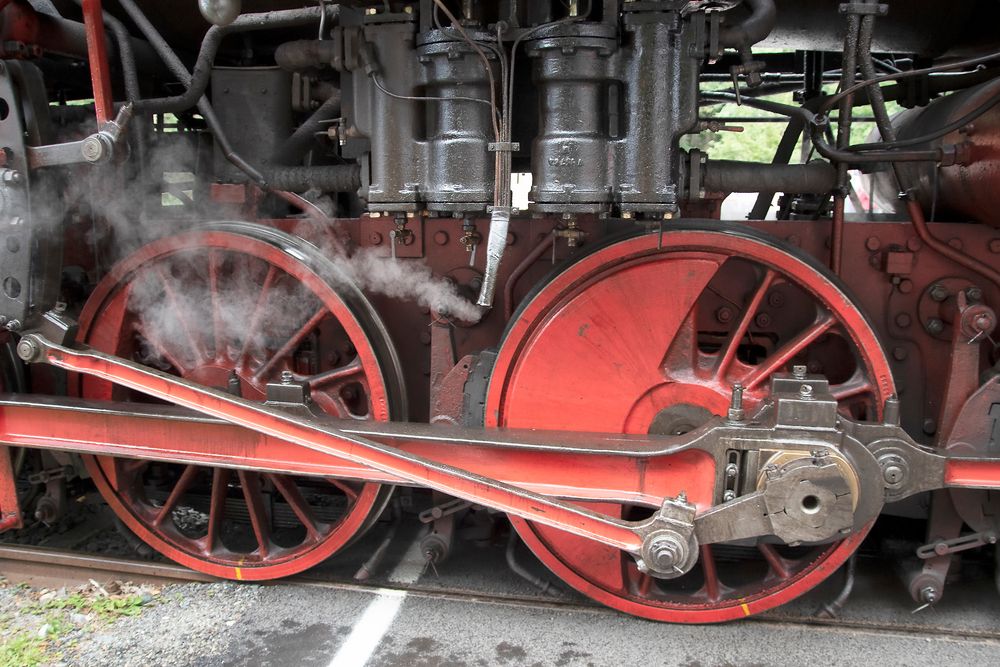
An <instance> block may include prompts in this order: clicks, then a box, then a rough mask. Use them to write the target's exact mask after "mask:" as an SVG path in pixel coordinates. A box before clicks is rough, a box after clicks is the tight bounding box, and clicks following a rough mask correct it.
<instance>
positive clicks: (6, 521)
mask: <svg viewBox="0 0 1000 667" xmlns="http://www.w3.org/2000/svg"><path fill="white" fill-rule="evenodd" d="M21 521H22V519H21V504H20V502H19V501H18V499H17V486H16V485H15V483H14V468H13V466H12V465H11V460H10V448H9V447H3V446H0V533H2V532H4V531H5V530H13V529H17V528H20V527H21V525H22V523H21Z"/></svg>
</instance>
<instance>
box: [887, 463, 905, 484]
mask: <svg viewBox="0 0 1000 667" xmlns="http://www.w3.org/2000/svg"><path fill="white" fill-rule="evenodd" d="M904 475H905V473H904V472H903V469H902V468H900V467H899V466H898V465H896V464H895V463H894V464H892V465H888V466H886V467H885V470H883V471H882V479H884V480H885V483H886V484H899V483H900V482H901V481H903V476H904Z"/></svg>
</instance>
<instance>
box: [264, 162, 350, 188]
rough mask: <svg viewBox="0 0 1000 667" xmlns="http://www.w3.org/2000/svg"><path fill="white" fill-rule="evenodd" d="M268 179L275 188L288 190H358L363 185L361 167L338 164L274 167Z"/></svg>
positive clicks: (268, 173) (269, 172)
mask: <svg viewBox="0 0 1000 667" xmlns="http://www.w3.org/2000/svg"><path fill="white" fill-rule="evenodd" d="M267 180H268V183H270V185H271V187H272V188H274V189H275V190H285V191H287V192H305V191H307V190H320V191H322V192H356V191H357V190H358V189H359V188H360V187H361V167H360V166H359V165H356V164H337V165H329V166H313V167H273V168H271V169H269V170H268V172H267Z"/></svg>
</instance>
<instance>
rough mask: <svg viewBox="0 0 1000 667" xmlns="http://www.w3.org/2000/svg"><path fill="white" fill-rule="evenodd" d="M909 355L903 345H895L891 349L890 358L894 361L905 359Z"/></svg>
mask: <svg viewBox="0 0 1000 667" xmlns="http://www.w3.org/2000/svg"><path fill="white" fill-rule="evenodd" d="M908 356H910V355H909V353H908V352H907V351H906V348H905V347H895V348H893V350H892V358H893V359H895V360H896V361H906V358H907V357H908Z"/></svg>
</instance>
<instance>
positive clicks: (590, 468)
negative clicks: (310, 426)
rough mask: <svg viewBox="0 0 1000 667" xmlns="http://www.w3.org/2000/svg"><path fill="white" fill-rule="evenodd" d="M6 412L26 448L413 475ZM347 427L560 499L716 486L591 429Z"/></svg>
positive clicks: (159, 415) (73, 405) (679, 462)
mask: <svg viewBox="0 0 1000 667" xmlns="http://www.w3.org/2000/svg"><path fill="white" fill-rule="evenodd" d="M3 416H4V418H3V422H2V430H0V441H2V442H5V443H10V444H13V445H19V446H26V447H34V448H39V449H55V450H66V449H72V450H73V451H78V452H81V453H84V454H87V453H95V452H96V453H103V454H109V455H115V456H119V457H125V458H132V459H146V460H152V461H173V462H177V463H180V464H184V465H205V466H225V467H230V468H242V469H246V470H260V471H265V472H274V473H281V474H288V475H309V476H313V477H339V478H345V479H352V480H361V479H364V480H367V481H372V482H379V483H390V484H399V483H406V482H407V480H405V479H404V478H402V477H399V476H396V475H392V474H387V473H385V472H382V471H379V470H375V469H372V468H370V467H367V466H364V465H359V464H358V463H356V462H352V461H349V460H347V459H345V458H342V457H339V456H336V455H330V454H324V453H320V452H316V451H313V450H309V449H306V448H304V447H301V446H299V445H296V444H292V443H290V442H288V441H285V440H280V439H277V438H274V437H272V436H268V435H265V434H261V433H256V432H254V431H251V430H249V429H245V428H241V427H239V426H234V425H232V424H227V423H225V422H218V421H212V420H204V419H199V418H192V417H191V416H190V414H189V413H183V414H181V413H178V412H177V411H176V410H175V409H170V408H167V409H164V408H163V406H152V405H142V404H126V403H119V404H115V403H112V404H108V403H104V402H90V403H83V402H79V401H73V400H64V401H61V402H60V403H58V404H55V403H50V404H41V403H39V404H35V403H32V402H31V401H30V400H25V399H24V398H23V397H22V398H21V399H20V400H18V401H11V402H7V403H4V404H3ZM344 430H345V431H346V432H347V433H348V434H351V435H356V436H360V437H364V438H367V439H372V440H378V441H380V442H386V443H388V444H391V445H392V446H393V447H396V448H398V449H400V450H401V451H404V452H406V453H408V454H412V455H414V456H418V457H422V458H428V459H433V460H437V461H446V462H447V463H448V464H449V465H453V466H456V467H460V468H463V469H465V470H468V471H469V472H471V473H474V474H477V475H484V476H487V475H488V476H490V477H495V478H496V479H499V480H501V481H503V482H505V483H507V484H511V485H514V486H518V487H522V488H526V489H529V490H532V491H535V492H536V493H542V494H545V495H548V496H554V497H561V498H579V499H587V500H593V501H601V500H605V501H607V500H615V501H618V502H622V501H624V502H629V503H631V504H637V505H644V506H647V507H657V506H659V504H660V503H661V502H662V500H663V498H664V497H667V496H676V495H677V494H678V493H679V492H680V491H681V490H682V484H683V481H684V480H690V481H692V482H694V481H696V482H697V483H698V484H699V485H701V486H704V485H710V484H711V483H712V480H714V474H715V466H714V464H713V463H712V461H711V459H710V458H709V457H708V455H706V454H704V453H702V452H696V451H692V452H686V453H683V454H676V455H673V456H653V455H648V456H640V455H636V454H630V453H627V452H623V451H622V444H623V443H622V441H621V439H620V438H609V439H602V438H601V436H599V435H587V436H584V437H585V442H586V449H587V450H588V452H587V453H580V452H574V453H567V452H565V451H560V446H561V445H560V442H559V439H558V438H556V437H551V438H547V439H541V438H539V437H538V434H537V433H532V434H524V440H525V441H526V442H532V443H534V444H533V446H532V447H531V448H530V449H528V448H508V447H503V446H501V445H498V444H497V443H496V442H495V441H493V440H492V439H491V438H490V437H488V436H484V434H483V433H482V431H468V430H460V429H447V430H441V429H440V428H437V429H431V428H430V427H428V426H427V425H407V426H406V427H405V428H404V429H402V430H398V429H397V430H394V429H392V428H389V427H387V428H385V429H382V428H379V427H376V426H374V425H371V424H367V423H364V422H359V423H357V424H354V425H353V426H351V425H348V426H345V427H344ZM512 436H513V437H521V435H519V434H517V433H513V434H512ZM532 436H533V437H532ZM562 441H563V442H565V441H566V439H565V438H563V439H562ZM627 444H628V446H629V450H630V451H634V450H636V449H638V450H640V451H641V449H642V448H643V447H644V446H645V447H647V448H649V449H650V450H653V449H658V447H657V445H656V443H653V442H652V441H646V442H645V445H643V443H641V442H638V441H634V440H633V441H629V442H628V443H627Z"/></svg>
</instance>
